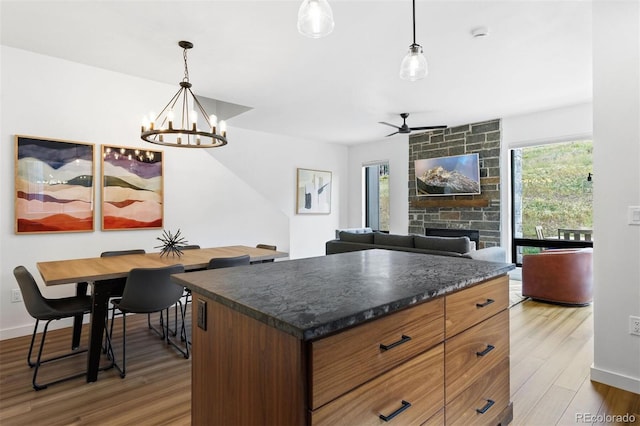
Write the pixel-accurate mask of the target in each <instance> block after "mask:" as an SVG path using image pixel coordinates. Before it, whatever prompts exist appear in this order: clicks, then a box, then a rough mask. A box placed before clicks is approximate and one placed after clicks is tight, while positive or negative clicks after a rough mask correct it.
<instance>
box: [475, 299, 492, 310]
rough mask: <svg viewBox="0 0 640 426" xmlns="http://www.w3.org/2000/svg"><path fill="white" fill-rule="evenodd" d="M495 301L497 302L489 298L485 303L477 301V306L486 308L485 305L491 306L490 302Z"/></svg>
mask: <svg viewBox="0 0 640 426" xmlns="http://www.w3.org/2000/svg"><path fill="white" fill-rule="evenodd" d="M493 302H495V300H493V299H487V301H486V302H484V303H476V307H477V308H484V307H485V306H489V305H490V304H492V303H493Z"/></svg>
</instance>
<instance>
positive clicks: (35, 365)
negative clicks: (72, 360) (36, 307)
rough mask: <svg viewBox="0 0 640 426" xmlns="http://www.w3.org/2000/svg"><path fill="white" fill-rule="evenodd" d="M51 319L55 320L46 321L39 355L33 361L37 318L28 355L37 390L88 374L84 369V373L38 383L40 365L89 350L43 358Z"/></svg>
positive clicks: (33, 383) (33, 381) (34, 385)
mask: <svg viewBox="0 0 640 426" xmlns="http://www.w3.org/2000/svg"><path fill="white" fill-rule="evenodd" d="M51 321H53V320H49V321H47V322H46V323H45V325H44V330H43V331H42V338H41V339H40V347H39V348H38V356H37V358H36V361H35V362H32V361H31V355H32V353H33V344H34V342H35V337H36V333H37V331H38V323H39V320H36V325H35V327H34V329H33V335H32V336H31V345H29V354H28V355H27V363H28V364H29V366H30V367H32V368H33V369H34V370H33V378H32V380H31V384H32V385H33V388H34V389H35V390H37V391H39V390H42V389H46V388H47V387H48V386H49V385H54V384H56V383H60V382H64V381H67V380H70V379H75V378H77V377H82V376H86V374H87V373H86V372H85V371H83V372H82V373H76V374H72V375H70V376H65V377H62V378H60V379H56V380H52V381H50V382H47V383H42V384H38V380H37V379H38V371H40V366H41V365H42V364H45V363H47V362H51V361H57V360H59V359H63V358H67V357H70V356H73V355H78V354H81V353H84V352H87V349H83V350H79V351H78V350H74V351H72V352H68V353H66V354H63V355H58V356H55V357H51V358H47V359H45V360H43V359H42V352H43V350H44V342H45V339H46V337H47V330H48V328H49V324H50V323H51Z"/></svg>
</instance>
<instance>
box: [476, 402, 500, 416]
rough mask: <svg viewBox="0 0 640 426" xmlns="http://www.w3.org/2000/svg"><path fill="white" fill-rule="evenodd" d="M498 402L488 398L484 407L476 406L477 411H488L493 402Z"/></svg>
mask: <svg viewBox="0 0 640 426" xmlns="http://www.w3.org/2000/svg"><path fill="white" fill-rule="evenodd" d="M495 403H496V402H495V401H494V400H492V399H487V403H486V404H485V405H484V407H482V408H476V411H477V412H478V414H484V413H486V412H487V411H488V410H489V408H491V407H492V406H493V404H495Z"/></svg>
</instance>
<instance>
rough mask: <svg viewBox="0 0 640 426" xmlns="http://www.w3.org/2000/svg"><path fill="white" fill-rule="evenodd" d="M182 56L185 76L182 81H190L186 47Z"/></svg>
mask: <svg viewBox="0 0 640 426" xmlns="http://www.w3.org/2000/svg"><path fill="white" fill-rule="evenodd" d="M182 57H183V58H184V78H183V79H182V81H184V82H187V83H188V82H189V66H188V65H187V49H186V48H185V49H184V51H183V52H182Z"/></svg>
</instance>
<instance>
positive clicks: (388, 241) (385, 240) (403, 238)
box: [373, 232, 413, 247]
mask: <svg viewBox="0 0 640 426" xmlns="http://www.w3.org/2000/svg"><path fill="white" fill-rule="evenodd" d="M373 236H374V237H373V243H374V244H376V245H382V246H399V247H413V235H396V234H385V233H383V232H376V233H374V234H373Z"/></svg>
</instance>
